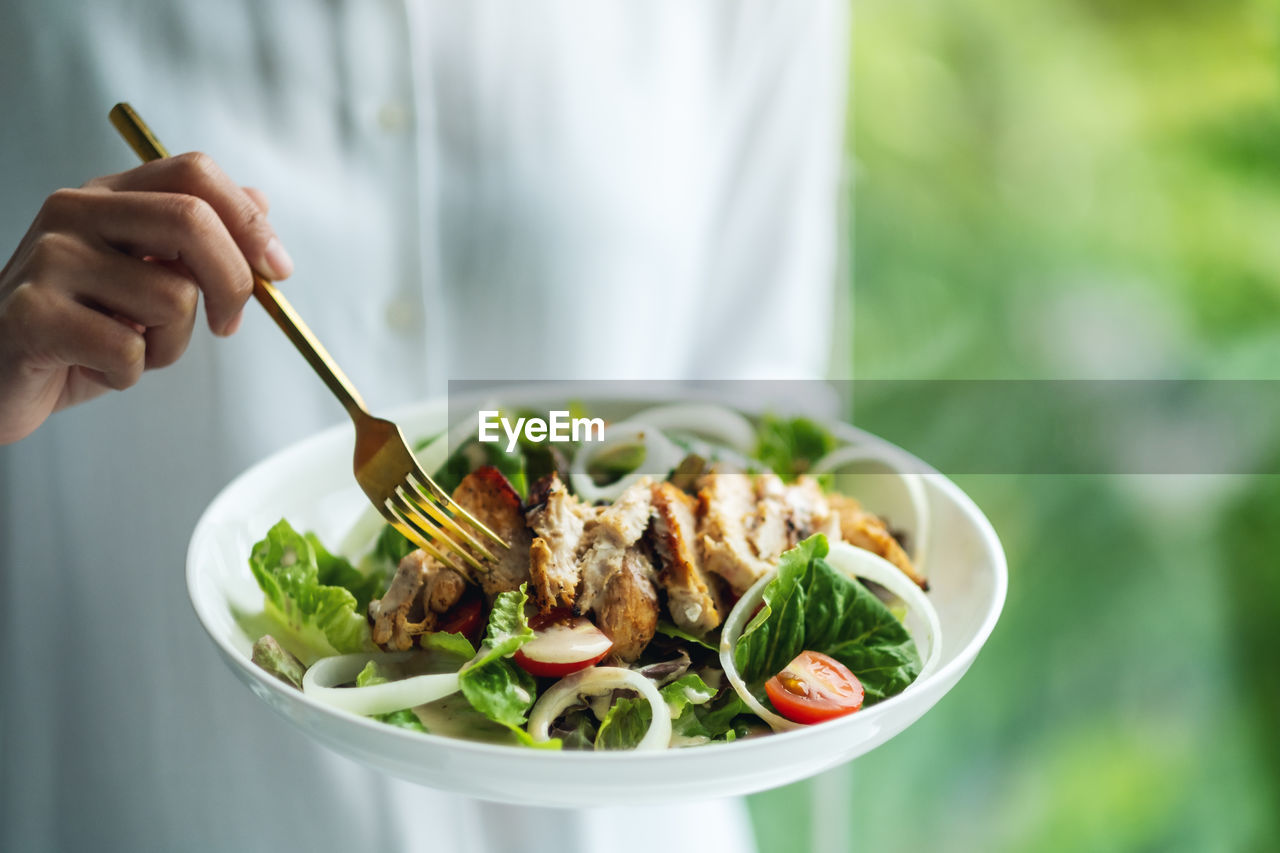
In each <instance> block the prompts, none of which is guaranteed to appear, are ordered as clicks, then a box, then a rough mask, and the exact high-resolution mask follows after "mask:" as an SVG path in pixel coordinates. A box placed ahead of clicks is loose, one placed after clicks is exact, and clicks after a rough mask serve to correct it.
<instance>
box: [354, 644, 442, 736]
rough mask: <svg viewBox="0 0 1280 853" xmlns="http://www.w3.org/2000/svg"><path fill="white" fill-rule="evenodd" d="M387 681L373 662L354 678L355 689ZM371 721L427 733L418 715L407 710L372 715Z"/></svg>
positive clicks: (366, 665)
mask: <svg viewBox="0 0 1280 853" xmlns="http://www.w3.org/2000/svg"><path fill="white" fill-rule="evenodd" d="M388 681H390V679H389V678H387V676H386V673H384V672H383V671H382V667H380V666H378V664H377V663H376V662H374V661H369V662H368V663H367V664H365V665H364V669H362V670H360V674H359V675H357V676H356V687H372V686H373V685H375V684H386V683H387V682H388ZM373 719H375V720H378V721H379V722H383V723H386V724H387V725H389V726H396V727H397V728H401V729H408V730H409V731H413V732H423V733H424V734H425V733H426V731H427V727H426V726H424V725H423V724H422V720H420V719H418V715H417V714H415V713H413V711H411V710H410V709H408V708H401V709H400V710H399V711H391V712H390V713H387V714H374V715H373Z"/></svg>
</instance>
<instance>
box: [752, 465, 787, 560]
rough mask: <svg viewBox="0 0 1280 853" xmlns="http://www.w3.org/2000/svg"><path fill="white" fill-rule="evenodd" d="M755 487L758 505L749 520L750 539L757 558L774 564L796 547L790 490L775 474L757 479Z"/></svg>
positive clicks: (760, 475) (764, 475) (762, 475)
mask: <svg viewBox="0 0 1280 853" xmlns="http://www.w3.org/2000/svg"><path fill="white" fill-rule="evenodd" d="M754 485H755V496H756V505H755V510H754V511H753V512H752V513H751V514H750V515H749V516H747V519H746V528H747V539H748V541H750V543H751V546H752V548H753V549H754V550H755V553H756V556H757V557H759V558H760V559H761V560H763V561H765V562H767V563H773V562H774V561H775V560H777V559H778V555H779V554H781V553H782V552H783V551H785V550H787V549H788V548H790V547H791V546H792V545H794V544H795V543H796V538H795V531H794V529H793V527H792V524H791V518H792V515H793V512H792V508H791V506H790V502H789V499H788V495H787V486H786V485H785V484H784V483H783V482H782V478H781V477H779V476H778V475H777V474H772V473H764V474H759V475H757V476H756V478H755V483H754Z"/></svg>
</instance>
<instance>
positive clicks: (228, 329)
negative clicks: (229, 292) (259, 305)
mask: <svg viewBox="0 0 1280 853" xmlns="http://www.w3.org/2000/svg"><path fill="white" fill-rule="evenodd" d="M242 320H244V309H241V310H239V311H237V312H236V316H234V317H232V318H231V322H230V323H227V325H226V326H225V327H224V328H223V330H222V334H223V335H227V336H230V335H234V334H235V333H236V331H237V330H238V329H239V328H240V323H241V321H242Z"/></svg>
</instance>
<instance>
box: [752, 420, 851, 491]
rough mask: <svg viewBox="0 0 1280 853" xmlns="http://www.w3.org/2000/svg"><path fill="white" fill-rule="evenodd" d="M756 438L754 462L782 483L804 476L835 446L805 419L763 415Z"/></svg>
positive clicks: (827, 434) (815, 425)
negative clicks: (762, 464) (760, 463)
mask: <svg viewBox="0 0 1280 853" xmlns="http://www.w3.org/2000/svg"><path fill="white" fill-rule="evenodd" d="M756 435H757V441H758V443H757V445H756V458H757V459H759V460H760V461H761V462H763V463H764V464H766V465H768V466H769V467H770V468H772V469H773V470H774V471H775V472H777V474H778V476H779V477H782V479H784V480H794V479H795V478H796V477H798V476H800V475H801V474H804V473H806V472H807V471H808V470H809V469H810V468H812V467H813V463H815V462H817V461H818V460H819V459H821V458H822V457H823V456H826V455H827V454H828V453H830V452H831V451H832V450H834V449H835V447H836V444H837V442H836V439H835V436H833V435H832V434H831V433H829V432H827V430H826V429H825V428H824V427H823V426H822V425H821V424H818V423H815V422H814V421H811V420H809V419H808V418H780V417H777V416H775V415H765V416H764V417H762V418H761V419H760V426H759V429H758V430H757V432H756Z"/></svg>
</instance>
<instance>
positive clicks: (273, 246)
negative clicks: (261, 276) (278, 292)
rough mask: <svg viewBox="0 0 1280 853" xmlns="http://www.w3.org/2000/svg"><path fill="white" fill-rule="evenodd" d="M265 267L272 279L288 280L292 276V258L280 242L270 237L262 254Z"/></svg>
mask: <svg viewBox="0 0 1280 853" xmlns="http://www.w3.org/2000/svg"><path fill="white" fill-rule="evenodd" d="M263 256H264V258H265V260H266V262H267V266H269V267H270V268H271V277H272V278H288V277H289V276H290V275H292V274H293V258H291V257H289V253H288V252H286V251H285V250H284V246H283V245H281V243H280V240H279V239H277V238H276V237H272V238H271V239H270V240H268V241H267V250H266V252H264V253H263Z"/></svg>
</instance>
